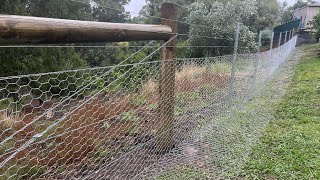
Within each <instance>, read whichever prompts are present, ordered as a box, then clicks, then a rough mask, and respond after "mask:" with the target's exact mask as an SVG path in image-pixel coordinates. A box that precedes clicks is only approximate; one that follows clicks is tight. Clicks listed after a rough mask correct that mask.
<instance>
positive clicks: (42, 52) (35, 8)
mask: <svg viewBox="0 0 320 180" xmlns="http://www.w3.org/2000/svg"><path fill="white" fill-rule="evenodd" d="M0 1H2V2H0V13H1V14H15V15H28V16H39V17H49V18H61V19H75V20H88V21H110V22H125V21H126V20H127V19H128V17H129V15H128V14H127V13H125V9H124V5H125V4H127V3H128V2H129V0H120V1H119V0H76V1H68V0H0ZM105 5H108V6H110V5H112V6H111V7H114V8H115V9H117V10H110V9H106V8H104V6H105ZM87 52H90V53H88V54H87ZM112 53H115V50H108V49H104V50H103V51H101V50H98V49H88V48H76V49H73V48H68V49H61V48H42V49H30V48H28V49H23V48H19V49H17V48H6V49H0V54H2V56H1V57H0V58H1V61H2V63H1V69H2V70H0V76H9V75H18V74H28V73H37V72H47V71H58V70H66V69H70V68H79V67H83V66H85V65H86V64H87V63H86V62H85V61H87V62H88V64H90V65H95V66H101V65H102V64H101V63H93V62H92V61H95V60H96V59H101V58H105V59H108V58H109V55H110V54H112ZM62 54H64V55H62ZM48 56H50V57H48ZM53 58H54V59H53ZM67 59H72V60H73V61H66V60H67ZM82 59H84V60H85V61H83V60H82ZM18 60H20V61H18ZM44 60H47V61H49V60H54V61H55V65H59V66H46V65H47V64H48V62H47V61H44ZM106 61H108V60H106ZM64 62H68V66H67V64H65V63H64ZM80 62H81V63H80ZM97 62H101V61H97ZM73 63H74V64H73ZM4 67H6V68H4ZM40 67H41V68H40ZM43 67H46V68H43ZM8 68H9V69H8Z"/></svg>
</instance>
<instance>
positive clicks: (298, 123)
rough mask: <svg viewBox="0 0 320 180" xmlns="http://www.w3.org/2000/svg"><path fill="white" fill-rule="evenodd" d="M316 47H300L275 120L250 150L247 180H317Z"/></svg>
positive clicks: (319, 88) (319, 110)
mask: <svg viewBox="0 0 320 180" xmlns="http://www.w3.org/2000/svg"><path fill="white" fill-rule="evenodd" d="M318 49H319V46H318V45H308V46H305V47H303V51H304V53H305V56H303V58H302V59H301V60H300V63H299V64H298V65H297V66H296V67H295V71H294V72H295V73H294V76H293V79H292V82H291V85H290V86H289V88H288V89H287V92H286V95H285V97H284V98H283V99H282V100H281V102H280V103H279V104H278V105H277V106H276V107H275V115H276V116H275V119H274V120H273V121H272V122H271V123H270V125H268V127H267V129H266V132H265V134H264V135H263V137H262V138H261V141H260V143H259V144H258V145H257V146H256V147H255V148H254V149H253V153H252V154H251V156H250V159H249V161H248V164H247V166H246V167H245V168H244V177H246V178H248V179H253V178H256V179H320V58H318V57H316V55H317V53H318V52H317V50H318Z"/></svg>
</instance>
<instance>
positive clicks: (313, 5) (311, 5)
mask: <svg viewBox="0 0 320 180" xmlns="http://www.w3.org/2000/svg"><path fill="white" fill-rule="evenodd" d="M307 7H319V8H320V4H308V5H306V6H303V7H301V8H298V9H296V10H294V11H293V12H292V14H294V13H295V12H297V11H300V10H301V9H304V8H307Z"/></svg>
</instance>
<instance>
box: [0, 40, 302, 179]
mask: <svg viewBox="0 0 320 180" xmlns="http://www.w3.org/2000/svg"><path fill="white" fill-rule="evenodd" d="M295 42H296V38H292V39H291V40H290V41H288V42H287V43H285V44H284V45H282V46H280V47H278V48H275V49H272V50H271V51H267V52H261V53H258V54H257V53H255V54H240V55H238V59H237V61H236V63H235V64H232V59H233V56H232V55H227V56H219V57H207V58H199V59H192V58H186V59H177V60H176V66H175V69H176V74H175V77H176V79H175V105H174V109H175V110H174V122H172V124H171V125H170V128H167V129H165V132H166V133H170V134H171V138H172V141H173V144H174V147H172V149H168V151H166V153H160V152H159V151H157V149H156V147H157V143H159V139H160V140H162V142H160V144H165V143H166V142H163V141H166V140H163V139H161V138H159V136H160V135H159V133H158V131H159V127H161V126H163V124H162V122H163V121H164V120H165V119H166V118H168V117H166V115H165V116H160V117H159V116H158V115H159V114H158V111H159V104H160V103H162V101H167V100H166V99H161V100H160V99H159V93H158V92H159V78H160V77H159V74H160V73H159V71H160V69H159V67H160V64H159V63H160V62H158V61H157V62H141V63H135V64H127V65H118V66H113V67H104V68H93V69H83V70H72V71H63V72H55V73H44V74H34V75H27V76H16V77H6V78H1V79H0V93H1V97H2V98H1V104H0V105H1V106H0V108H1V109H0V113H1V114H0V115H1V119H0V128H1V130H2V131H1V133H0V142H1V144H0V152H1V153H0V179H72V178H75V179H77V178H78V179H133V178H136V179H140V178H143V179H148V178H151V177H152V178H154V177H156V178H158V179H163V178H165V179H171V178H185V177H192V178H210V177H216V176H219V177H225V176H228V175H230V173H232V174H234V173H236V172H237V171H236V169H237V168H238V166H237V164H236V163H234V162H235V160H237V161H242V160H243V159H241V158H240V157H241V152H242V151H241V150H244V149H245V147H246V146H247V145H248V144H247V142H248V141H249V142H251V140H252V139H254V138H251V137H256V136H255V135H254V134H252V133H250V132H251V130H252V127H257V124H259V123H260V124H263V122H259V121H254V120H253V119H250V120H248V121H233V120H232V119H233V118H230V117H232V116H235V115H237V113H235V112H239V111H240V109H241V108H242V107H243V106H245V105H246V103H245V102H249V101H250V100H251V98H252V97H253V96H254V94H255V93H256V92H259V91H261V90H262V89H263V86H264V85H265V84H266V83H267V82H268V80H269V79H271V78H272V75H273V74H274V73H275V71H277V70H278V69H279V67H280V65H281V64H282V63H283V62H285V60H286V59H287V57H288V56H289V54H290V53H291V52H292V50H293V49H294V48H295ZM167 61H172V60H167ZM232 66H234V67H235V69H234V70H235V72H234V73H235V74H234V75H235V76H234V79H232V78H231V75H230V74H231V71H232ZM231 84H232V86H231ZM230 87H233V89H230ZM235 142H237V143H235ZM242 142H243V143H242ZM244 142H246V143H244Z"/></svg>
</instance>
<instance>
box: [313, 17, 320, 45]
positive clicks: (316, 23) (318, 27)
mask: <svg viewBox="0 0 320 180" xmlns="http://www.w3.org/2000/svg"><path fill="white" fill-rule="evenodd" d="M311 24H312V30H313V31H312V32H313V36H314V37H315V38H316V39H319V38H320V13H318V14H317V15H316V16H315V17H314V19H313V21H312V22H311Z"/></svg>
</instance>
